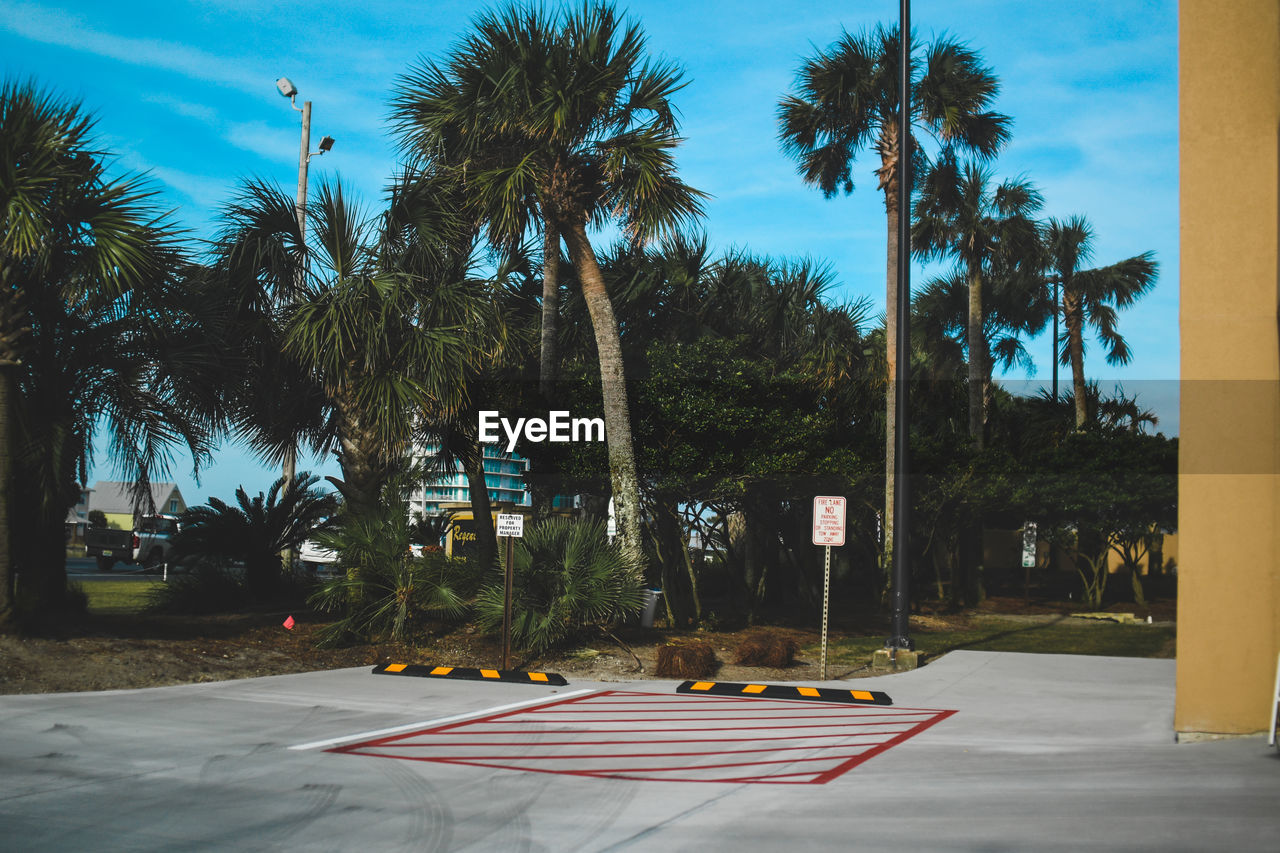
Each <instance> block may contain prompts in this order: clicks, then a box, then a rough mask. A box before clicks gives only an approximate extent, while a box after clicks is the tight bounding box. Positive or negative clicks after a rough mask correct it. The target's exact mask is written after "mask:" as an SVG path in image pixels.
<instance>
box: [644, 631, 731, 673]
mask: <svg viewBox="0 0 1280 853" xmlns="http://www.w3.org/2000/svg"><path fill="white" fill-rule="evenodd" d="M715 668H716V652H715V649H714V648H713V647H712V646H711V644H710V643H708V642H704V641H703V640H685V641H683V642H677V643H667V644H666V645H662V646H658V665H657V666H656V667H655V668H654V670H653V674H654V675H655V676H657V677H659V678H701V677H703V676H706V675H711V674H712V673H713V672H715Z"/></svg>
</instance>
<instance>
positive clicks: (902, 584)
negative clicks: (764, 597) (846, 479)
mask: <svg viewBox="0 0 1280 853" xmlns="http://www.w3.org/2000/svg"><path fill="white" fill-rule="evenodd" d="M898 35H899V37H898V97H899V109H898V352H897V354H896V359H897V373H898V384H897V386H896V387H895V388H894V394H895V400H896V408H897V410H898V417H897V434H896V435H895V436H894V455H893V458H894V465H893V480H894V483H893V519H894V520H893V526H894V534H893V587H892V594H891V602H892V607H893V622H892V629H891V630H892V633H891V635H890V636H889V639H888V640H886V641H885V648H887V649H889V650H890V652H891V654H892V653H894V652H896V651H897V650H898V649H907V650H911V649H914V648H915V642H914V641H912V639H911V637H910V636H908V634H909V632H910V626H909V625H908V622H907V616H908V614H909V613H910V612H911V590H910V582H911V571H910V566H908V564H907V551H908V549H907V543H908V542H909V541H910V538H911V491H910V488H909V486H910V480H909V479H908V478H907V472H908V471H909V470H910V467H911V466H910V458H909V457H908V453H909V451H910V443H909V442H908V441H907V437H908V436H909V435H910V432H911V429H910V427H911V421H910V418H909V414H910V411H911V410H910V409H909V408H908V407H907V398H908V394H907V386H908V385H909V383H910V379H911V355H910V353H911V143H910V140H911V0H901V6H900V13H899V26H898Z"/></svg>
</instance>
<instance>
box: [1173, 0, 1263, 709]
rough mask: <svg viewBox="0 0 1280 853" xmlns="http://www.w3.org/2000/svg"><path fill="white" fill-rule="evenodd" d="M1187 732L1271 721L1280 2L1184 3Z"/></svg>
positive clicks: (1183, 617) (1181, 676)
mask: <svg viewBox="0 0 1280 853" xmlns="http://www.w3.org/2000/svg"><path fill="white" fill-rule="evenodd" d="M1178 26H1179V102H1180V103H1179V113H1180V115H1179V137H1180V146H1181V149H1180V196H1181V197H1180V206H1181V210H1180V214H1181V237H1180V239H1181V265H1182V281H1181V303H1180V310H1181V318H1180V326H1181V341H1182V366H1181V375H1182V398H1181V409H1182V411H1181V428H1180V439H1181V441H1180V458H1179V471H1180V476H1179V508H1178V533H1179V540H1180V541H1179V561H1178V652H1177V654H1178V662H1177V667H1178V685H1177V703H1176V709H1175V717H1174V727H1175V729H1177V731H1179V732H1184V733H1192V732H1196V733H1200V732H1204V733H1211V732H1218V733H1249V732H1258V731H1262V730H1263V729H1264V728H1265V727H1266V726H1267V724H1268V722H1269V710H1270V709H1269V702H1270V698H1271V690H1272V683H1273V677H1274V673H1275V666H1276V655H1277V652H1278V651H1280V568H1278V567H1277V560H1278V559H1280V532H1278V531H1280V477H1278V476H1277V472H1278V471H1280V467H1278V462H1280V454H1278V453H1277V436H1280V339H1278V336H1277V290H1278V287H1280V275H1278V271H1280V254H1278V253H1277V231H1278V229H1280V216H1278V215H1277V211H1278V209H1280V192H1278V189H1277V188H1278V187H1280V168H1278V163H1280V131H1278V128H1280V4H1277V3H1276V0H1232V2H1230V3H1222V2H1220V0H1183V2H1181V3H1180V4H1179V14H1178Z"/></svg>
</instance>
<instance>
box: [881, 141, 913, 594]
mask: <svg viewBox="0 0 1280 853" xmlns="http://www.w3.org/2000/svg"><path fill="white" fill-rule="evenodd" d="M894 150H895V151H896V146H895V149H894ZM882 168H889V165H888V164H887V163H884V162H883V158H882ZM884 209H885V221H886V225H887V227H888V229H889V230H888V237H889V239H888V240H887V241H886V242H887V244H888V252H887V255H886V259H885V294H884V322H885V330H884V350H885V359H886V360H887V361H888V364H889V373H888V377H889V381H888V382H887V383H886V384H885V400H884V425H885V432H884V551H883V558H882V562H883V564H884V585H883V589H884V594H885V595H886V596H887V595H888V590H889V578H890V577H892V574H891V571H890V569H891V567H892V565H893V497H894V489H893V486H894V470H893V469H894V462H895V452H894V451H895V446H896V432H897V424H898V397H897V387H896V386H897V380H898V217H899V215H900V212H899V210H898V179H897V176H896V169H895V171H894V177H892V178H891V179H890V180H889V181H888V182H887V183H886V184H885V188H884ZM908 310H910V309H909V308H908ZM886 600H887V599H886Z"/></svg>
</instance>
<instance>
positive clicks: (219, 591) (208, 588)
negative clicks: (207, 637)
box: [147, 558, 250, 614]
mask: <svg viewBox="0 0 1280 853" xmlns="http://www.w3.org/2000/svg"><path fill="white" fill-rule="evenodd" d="M184 565H186V566H188V570H187V571H186V572H184V573H182V574H176V573H175V574H171V575H170V576H169V582H168V583H162V584H158V585H157V586H155V587H154V588H152V589H151V591H150V592H149V593H148V597H149V601H148V603H147V609H148V610H152V611H157V612H162V613H187V614H196V613H226V612H229V611H234V610H240V609H241V608H244V607H245V606H247V605H248V604H249V600H250V596H249V591H248V589H247V587H246V586H245V582H244V575H243V573H241V572H236V571H233V570H232V569H231V568H230V567H229V566H228V565H227V564H226V562H225V561H221V560H214V559H207V558H206V559H196V558H190V562H188V563H186V564H184Z"/></svg>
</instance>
